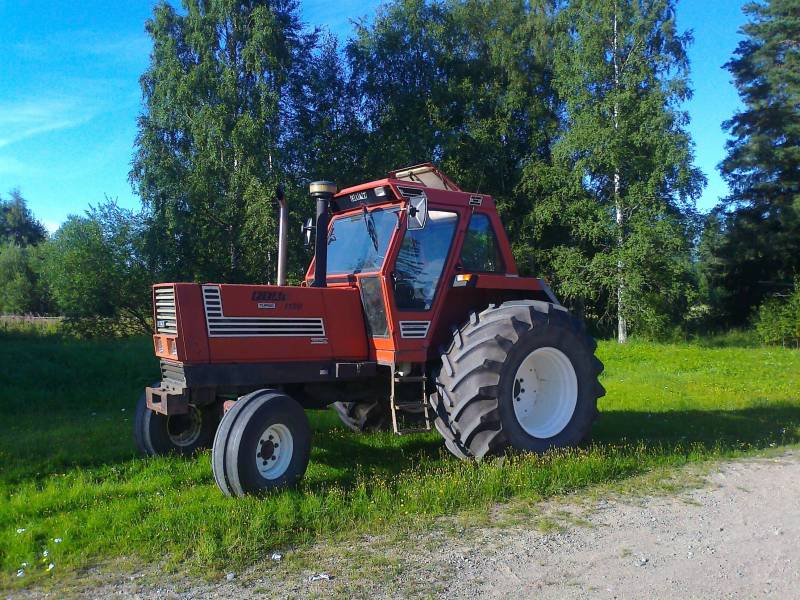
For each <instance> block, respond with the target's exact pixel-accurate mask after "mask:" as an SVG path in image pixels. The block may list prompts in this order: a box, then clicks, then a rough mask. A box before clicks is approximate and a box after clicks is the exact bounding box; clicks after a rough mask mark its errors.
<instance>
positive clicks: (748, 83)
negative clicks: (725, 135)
mask: <svg viewBox="0 0 800 600" xmlns="http://www.w3.org/2000/svg"><path fill="white" fill-rule="evenodd" d="M744 11H745V13H746V14H747V15H748V17H749V19H750V20H749V22H748V23H747V24H746V25H745V26H744V27H743V28H742V32H743V33H744V35H745V36H746V38H745V39H744V40H742V41H741V42H740V43H739V45H738V47H737V49H736V52H735V54H734V56H733V58H732V59H731V60H730V61H729V62H728V63H727V64H726V68H727V69H728V70H729V71H730V72H731V74H732V75H733V78H734V83H735V85H736V88H737V90H738V91H739V95H740V97H741V99H742V102H743V104H744V107H743V109H742V110H741V111H739V112H737V113H736V114H735V115H734V116H733V118H731V119H730V120H729V121H727V122H725V123H724V124H723V127H724V128H725V129H727V130H728V132H729V133H730V135H731V136H732V137H731V139H730V140H729V142H728V143H727V150H728V155H727V157H726V158H725V160H723V161H722V163H721V164H720V171H721V172H722V175H723V176H724V177H725V179H726V181H727V182H728V184H729V186H730V188H731V195H730V196H729V197H728V198H726V199H725V201H724V202H723V205H722V207H721V209H720V210H719V211H718V213H719V219H720V220H721V221H722V223H723V224H724V231H725V234H726V235H725V237H724V240H723V241H722V242H721V243H720V244H718V245H717V249H716V252H715V255H714V262H713V263H711V264H709V266H708V270H709V272H710V276H711V277H713V278H714V279H715V280H716V281H717V282H719V283H720V284H721V285H722V286H724V287H725V288H726V289H727V293H726V294H724V296H723V297H722V299H721V302H720V305H719V309H720V310H721V311H722V313H723V315H724V318H725V319H726V320H727V323H728V324H733V325H741V324H743V323H744V322H745V321H746V320H747V319H748V318H749V317H750V315H751V313H752V310H753V308H754V307H755V306H757V305H758V304H760V303H761V301H762V299H763V298H764V297H766V296H768V295H772V294H785V293H786V292H787V291H788V290H789V289H790V288H791V286H792V282H793V280H794V279H795V278H796V277H797V276H798V275H799V274H800V6H799V5H798V2H797V0H769V1H767V2H751V3H749V4H747V5H745V7H744Z"/></svg>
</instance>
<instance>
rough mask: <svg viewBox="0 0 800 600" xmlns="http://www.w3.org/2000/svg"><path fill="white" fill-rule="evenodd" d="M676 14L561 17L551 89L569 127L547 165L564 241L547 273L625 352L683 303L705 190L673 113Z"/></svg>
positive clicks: (596, 9) (684, 39)
mask: <svg viewBox="0 0 800 600" xmlns="http://www.w3.org/2000/svg"><path fill="white" fill-rule="evenodd" d="M674 4H675V2H674V0H615V1H608V0H572V1H571V2H570V3H569V5H568V6H567V8H566V9H565V10H564V11H563V12H562V13H561V15H560V17H561V19H562V21H561V22H562V26H563V32H564V35H563V36H562V37H561V39H562V43H561V44H560V46H559V48H558V50H557V52H556V60H555V81H554V83H555V88H556V90H557V92H558V94H559V96H560V97H561V98H562V99H563V101H564V108H565V121H564V129H563V134H562V135H561V136H560V137H559V139H558V140H557V142H556V143H555V145H554V148H553V154H554V168H555V169H558V170H559V172H560V173H561V174H562V176H563V177H565V179H566V181H565V183H564V184H563V185H562V186H561V189H560V191H559V192H558V193H557V195H558V197H559V199H560V200H559V201H560V203H561V204H562V205H563V207H562V210H561V211H560V215H561V216H560V217H559V219H560V224H561V225H562V226H566V229H567V230H568V231H569V237H568V239H567V240H565V242H566V243H565V244H563V245H562V246H560V247H557V248H555V249H554V253H553V260H554V270H555V271H556V273H557V277H558V278H559V280H561V282H562V284H563V285H562V287H563V288H564V289H566V290H567V296H568V297H569V296H570V295H571V294H570V291H578V293H580V294H587V293H589V294H594V296H595V297H594V298H590V299H589V300H590V302H594V303H595V304H596V305H597V307H598V310H599V311H600V314H598V315H596V316H597V317H598V318H599V319H601V320H602V319H609V320H610V319H613V320H614V321H615V324H616V331H617V339H618V341H619V342H621V343H624V342H625V341H626V340H627V338H628V333H629V326H630V325H633V326H638V327H639V329H640V330H652V329H659V328H663V327H665V326H666V324H667V323H668V321H669V316H670V315H669V312H670V311H669V310H667V311H666V312H665V311H664V309H665V308H668V307H670V306H672V307H673V308H674V307H675V306H680V305H681V304H684V305H685V302H686V297H687V287H688V281H689V270H690V261H689V253H690V249H691V236H692V227H693V224H694V221H695V219H694V217H695V208H694V200H695V198H696V197H697V196H698V195H699V193H700V190H701V187H702V185H703V181H704V179H703V176H702V174H701V173H700V172H699V171H698V170H697V169H696V168H695V167H694V166H693V148H692V142H691V139H690V137H689V135H688V133H687V132H686V129H685V127H686V124H687V120H688V118H687V116H686V114H685V113H684V112H683V111H682V109H681V103H682V102H683V101H684V100H686V99H687V98H688V97H689V94H690V89H689V85H688V71H689V64H688V60H687V57H686V46H687V44H688V43H690V41H691V36H690V34H689V33H681V32H680V31H679V30H678V27H677V24H676V22H675V10H674ZM569 215H573V218H574V220H573V221H565V219H569V218H570V217H569ZM586 282H588V284H587V283H586ZM573 299H575V298H573Z"/></svg>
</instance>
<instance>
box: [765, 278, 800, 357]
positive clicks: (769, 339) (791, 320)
mask: <svg viewBox="0 0 800 600" xmlns="http://www.w3.org/2000/svg"><path fill="white" fill-rule="evenodd" d="M799 283H800V282H798V283H795V288H794V291H793V292H792V294H791V295H790V296H789V297H788V298H769V299H768V300H766V301H765V302H764V303H763V304H762V305H761V306H759V307H758V311H757V313H756V319H755V330H756V332H757V333H758V336H759V338H761V341H762V342H764V343H766V344H780V345H781V346H793V347H795V348H800V284H799Z"/></svg>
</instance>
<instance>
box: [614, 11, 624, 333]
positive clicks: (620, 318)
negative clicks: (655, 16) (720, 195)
mask: <svg viewBox="0 0 800 600" xmlns="http://www.w3.org/2000/svg"><path fill="white" fill-rule="evenodd" d="M617 52H618V39H617V12H616V9H615V10H614V48H613V54H612V57H613V61H614V94H615V96H616V97H615V98H614V131H615V132H616V131H617V130H618V129H619V96H618V94H619V62H618V61H617ZM614 163H615V167H614V169H615V170H614V209H615V212H616V223H617V251H618V252H621V251H622V246H623V244H624V242H625V214H624V213H623V211H622V196H621V190H620V188H621V186H620V166H619V157H618V156H615V157H614ZM624 292H625V265H624V264H623V263H622V260H621V259H619V260H617V341H618V342H619V343H620V344H624V343H625V342H627V341H628V322H627V320H626V319H625V300H624V297H623V296H624Z"/></svg>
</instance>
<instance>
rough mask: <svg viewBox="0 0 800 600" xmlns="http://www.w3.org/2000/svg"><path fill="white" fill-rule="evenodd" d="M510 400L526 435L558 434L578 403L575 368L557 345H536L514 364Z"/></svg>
mask: <svg viewBox="0 0 800 600" xmlns="http://www.w3.org/2000/svg"><path fill="white" fill-rule="evenodd" d="M511 401H512V403H513V405H514V416H515V417H516V419H517V423H519V425H520V427H522V429H523V430H524V431H525V432H526V433H527V434H528V435H530V436H532V437H535V438H539V439H547V438H551V437H554V436H556V435H558V434H559V433H561V432H562V431H564V429H565V428H566V426H567V425H568V424H569V422H570V421H571V420H572V415H573V414H574V413H575V407H576V406H577V404H578V377H577V375H576V374H575V367H573V366H572V362H571V361H570V360H569V358H567V355H566V354H564V353H563V352H562V351H561V350H559V349H558V348H552V347H544V348H537V349H536V350H534V351H533V352H531V353H530V354H528V356H526V357H525V359H524V360H523V361H522V362H521V363H520V365H519V367H517V371H516V373H515V375H514V387H513V389H512V400H511Z"/></svg>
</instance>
